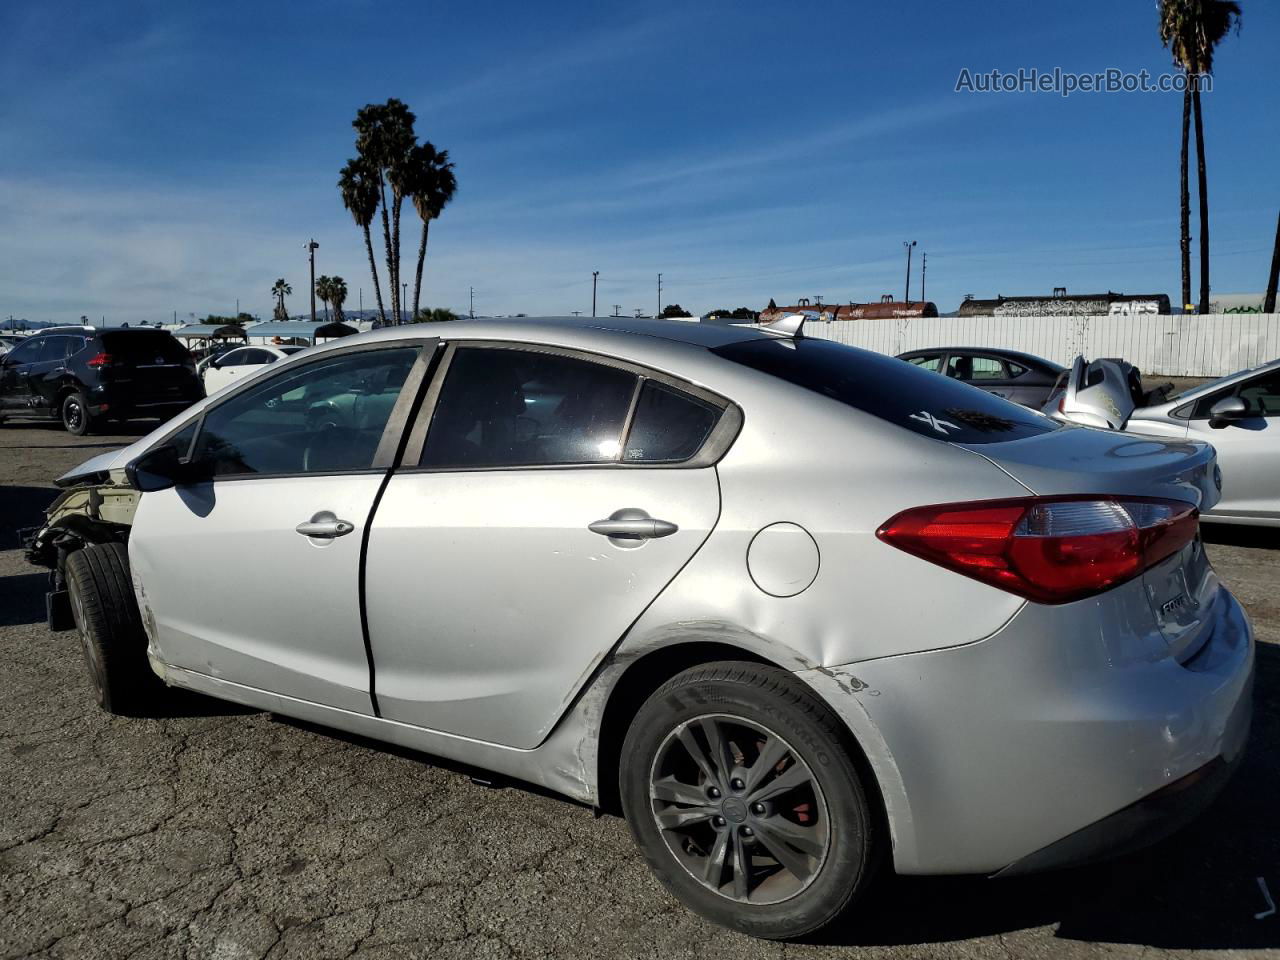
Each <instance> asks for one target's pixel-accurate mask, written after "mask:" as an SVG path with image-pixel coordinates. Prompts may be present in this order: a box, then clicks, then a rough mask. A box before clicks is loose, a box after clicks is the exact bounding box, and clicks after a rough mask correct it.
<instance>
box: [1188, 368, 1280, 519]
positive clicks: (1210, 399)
mask: <svg viewBox="0 0 1280 960" xmlns="http://www.w3.org/2000/svg"><path fill="white" fill-rule="evenodd" d="M1230 396H1239V397H1240V399H1242V400H1243V401H1244V402H1245V405H1246V406H1247V407H1248V415H1247V416H1245V417H1243V418H1241V419H1239V420H1231V421H1227V422H1226V423H1224V424H1220V425H1217V426H1215V425H1214V423H1213V422H1212V421H1210V419H1209V410H1210V408H1211V407H1212V406H1213V405H1214V404H1215V403H1216V402H1218V401H1219V400H1221V399H1223V398H1224V397H1230ZM1187 435H1188V436H1189V437H1191V438H1192V439H1195V440H1204V441H1206V442H1208V443H1211V444H1213V446H1214V448H1215V449H1216V450H1217V451H1218V466H1219V468H1221V470H1222V499H1221V500H1219V501H1218V505H1217V506H1216V507H1214V509H1213V511H1212V513H1219V514H1228V515H1231V516H1239V517H1244V518H1251V517H1270V518H1275V517H1276V516H1280V370H1270V371H1267V372H1265V373H1262V374H1259V375H1258V376H1256V377H1252V378H1250V379H1248V380H1244V381H1242V382H1240V383H1238V384H1236V385H1234V386H1233V387H1231V388H1230V389H1228V390H1223V391H1218V392H1217V393H1213V394H1210V395H1209V396H1206V397H1202V398H1201V399H1200V400H1199V401H1197V402H1196V405H1195V407H1194V408H1193V409H1192V411H1191V420H1190V423H1189V429H1188V434H1187Z"/></svg>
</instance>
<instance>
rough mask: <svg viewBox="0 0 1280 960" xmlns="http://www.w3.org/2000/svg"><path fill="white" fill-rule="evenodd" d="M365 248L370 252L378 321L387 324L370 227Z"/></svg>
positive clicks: (365, 232)
mask: <svg viewBox="0 0 1280 960" xmlns="http://www.w3.org/2000/svg"><path fill="white" fill-rule="evenodd" d="M364 248H365V249H366V250H368V251H369V271H370V272H371V273H372V274H373V295H374V296H375V297H377V299H378V319H379V320H381V321H382V322H383V323H386V322H387V311H385V310H383V309H382V284H380V283H378V261H377V260H375V259H374V257H373V237H372V236H370V235H369V225H368V224H365V227H364Z"/></svg>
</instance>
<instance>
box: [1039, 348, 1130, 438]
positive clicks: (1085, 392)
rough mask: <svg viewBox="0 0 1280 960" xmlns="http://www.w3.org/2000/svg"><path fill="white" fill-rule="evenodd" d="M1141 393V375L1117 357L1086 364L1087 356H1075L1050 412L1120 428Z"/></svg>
mask: <svg viewBox="0 0 1280 960" xmlns="http://www.w3.org/2000/svg"><path fill="white" fill-rule="evenodd" d="M1141 392H1142V381H1141V378H1140V376H1139V374H1138V371H1137V370H1136V369H1135V368H1134V367H1133V366H1131V365H1130V364H1128V363H1124V362H1123V361H1118V360H1094V361H1093V362H1091V363H1087V362H1085V359H1084V357H1076V359H1075V361H1074V362H1073V363H1072V364H1071V372H1070V373H1069V374H1068V375H1067V383H1066V386H1065V388H1064V389H1063V392H1062V396H1061V397H1060V398H1059V399H1058V402H1057V404H1056V409H1051V410H1049V411H1048V412H1049V414H1050V415H1051V416H1053V417H1055V418H1056V419H1058V420H1068V421H1071V422H1073V423H1082V424H1084V425H1085V426H1088V427H1104V428H1107V429H1110V430H1119V429H1120V428H1121V427H1123V426H1124V425H1125V422H1126V421H1127V420H1128V419H1129V416H1130V415H1131V414H1132V413H1133V411H1134V408H1135V407H1136V406H1137V405H1138V401H1137V398H1138V397H1139V396H1140V395H1141Z"/></svg>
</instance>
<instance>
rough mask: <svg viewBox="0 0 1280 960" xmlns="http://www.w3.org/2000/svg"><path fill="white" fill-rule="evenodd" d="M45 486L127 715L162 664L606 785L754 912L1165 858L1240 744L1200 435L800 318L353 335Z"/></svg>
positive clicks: (736, 905) (518, 767) (309, 711)
mask: <svg viewBox="0 0 1280 960" xmlns="http://www.w3.org/2000/svg"><path fill="white" fill-rule="evenodd" d="M316 411H321V412H322V413H324V412H326V411H327V413H325V415H321V416H317V415H316ZM59 483H60V484H61V485H63V486H65V487H67V491H66V494H65V495H64V498H63V499H62V500H60V501H58V502H56V503H55V504H54V506H53V507H52V508H51V510H50V514H49V518H48V521H47V523H46V525H45V526H44V528H43V529H41V530H39V531H38V532H36V534H35V535H34V537H33V538H32V539H31V541H30V545H29V553H30V555H31V557H32V559H33V560H35V561H37V562H42V563H46V564H47V565H49V566H51V567H53V568H54V571H55V572H54V584H53V586H54V589H53V590H52V592H51V594H50V597H49V609H50V611H51V619H54V620H57V619H58V613H57V612H58V611H59V609H60V608H61V605H62V604H64V603H65V604H66V605H67V606H68V608H69V609H70V611H71V613H72V614H73V619H74V622H75V624H76V626H77V627H78V629H79V632H80V637H81V640H82V641H83V643H84V646H85V652H86V659H87V662H88V664H89V667H90V675H91V677H92V678H93V680H94V684H95V690H96V691H97V695H98V698H99V701H100V702H101V703H102V704H103V705H104V706H105V707H107V708H108V709H112V710H115V711H118V712H126V713H130V712H139V711H145V710H147V709H151V708H153V707H154V706H155V704H157V703H158V702H160V698H162V696H163V695H164V688H163V685H162V683H161V680H163V683H164V684H168V685H170V686H172V687H178V688H183V689H185V690H192V691H198V692H200V693H204V694H208V695H211V696H215V697H222V698H225V699H228V700H233V701H236V702H239V703H242V704H247V705H249V706H251V707H256V708H260V709H264V710H271V711H275V712H278V713H281V714H286V715H289V716H294V717H300V718H303V719H306V720H310V721H314V722H316V723H320V724H327V725H330V726H332V727H336V728H340V729H342V730H346V731H352V732H355V733H359V734H363V735H367V736H369V737H373V738H377V739H381V740H385V741H388V742H392V743H396V744H399V745H402V746H407V747H411V748H414V749H417V750H420V751H423V752H425V753H428V754H435V755H439V756H443V757H449V758H453V759H455V760H460V761H465V762H467V763H469V764H473V765H476V766H480V767H484V768H487V769H491V770H494V771H497V772H498V773H500V774H503V775H506V776H510V777H515V778H521V779H524V780H527V781H531V782H534V783H537V784H541V785H542V786H544V787H547V788H550V789H552V790H555V791H558V792H560V793H562V794H565V795H567V796H569V797H572V798H574V799H576V800H579V801H581V802H583V803H587V804H591V805H593V806H596V807H599V808H604V809H608V810H620V811H621V812H623V813H624V814H625V816H626V818H627V821H628V823H629V825H630V827H631V830H632V832H633V834H634V836H635V839H636V842H637V844H638V846H639V848H640V850H641V852H642V853H643V855H644V856H645V858H646V859H647V861H648V863H649V864H650V865H651V867H652V868H653V870H654V872H655V873H656V875H657V876H658V878H659V879H660V880H661V881H662V882H663V883H664V884H665V885H666V886H667V888H668V889H669V890H670V891H671V892H672V893H673V894H674V895H675V896H676V897H678V898H679V899H680V900H681V901H682V902H683V903H684V904H686V905H688V906H689V907H690V908H692V909H694V910H696V911H698V912H699V913H701V914H702V915H704V916H706V917H709V918H710V919H712V920H714V921H716V922H718V923H722V924H725V925H728V926H730V927H733V928H735V929H738V930H741V931H744V932H746V933H749V934H752V935H756V936H761V937H769V938H790V937H796V936H800V935H804V934H807V933H810V932H812V931H814V930H816V929H818V928H820V927H822V926H824V925H826V924H828V923H830V922H832V921H833V920H835V919H836V918H837V917H840V916H842V915H844V914H845V913H846V912H847V911H849V910H850V908H851V907H852V906H853V905H854V904H855V903H856V902H857V900H858V898H859V896H860V895H861V894H862V893H863V892H864V891H865V889H866V888H867V887H868V885H869V884H870V883H871V882H872V881H873V880H874V878H875V877H876V875H877V872H878V867H880V866H881V865H882V864H885V863H888V864H891V866H892V867H893V869H895V870H897V871H899V872H900V873H905V874H954V873H979V874H996V873H1000V874H1013V873H1019V872H1024V871H1032V870H1041V869H1045V868H1050V867H1055V866H1059V865H1063V864H1069V863H1078V862H1081V861H1084V860H1089V859H1093V858H1096V857H1105V856H1114V855H1116V854H1119V853H1122V852H1124V851H1126V850H1128V849H1132V848H1133V847H1135V846H1138V845H1141V844H1144V843H1149V842H1151V841H1153V840H1155V839H1157V838H1158V837H1160V836H1162V835H1164V834H1166V833H1168V832H1169V831H1171V830H1173V829H1174V828H1176V827H1177V826H1179V825H1181V824H1182V823H1184V822H1186V821H1187V820H1188V819H1189V818H1191V817H1192V816H1194V815H1196V814H1197V813H1198V812H1199V811H1200V810H1202V809H1203V808H1204V807H1205V806H1206V805H1207V804H1208V803H1209V801H1210V800H1211V799H1212V798H1213V797H1214V796H1215V794H1216V792H1217V791H1218V790H1219V789H1220V788H1221V786H1222V784H1223V782H1224V781H1225V778H1226V777H1227V776H1228V774H1229V773H1230V771H1231V770H1232V769H1233V768H1234V765H1235V764H1236V761H1237V760H1238V759H1239V758H1240V756H1241V754H1242V751H1243V748H1244V744H1245V741H1246V737H1247V732H1248V727H1249V719H1250V695H1251V688H1252V678H1253V656H1254V652H1253V638H1252V633H1251V629H1250V626H1249V623H1248V621H1247V619H1246V618H1245V615H1244V613H1243V612H1242V610H1241V607H1240V606H1239V604H1238V603H1237V602H1236V600H1235V599H1234V598H1233V597H1232V596H1231V594H1230V593H1229V592H1228V591H1227V590H1226V588H1225V587H1223V586H1222V585H1221V584H1220V583H1219V581H1218V578H1217V576H1216V575H1215V574H1214V571H1213V569H1212V568H1211V566H1210V564H1209V561H1208V558H1207V557H1206V555H1205V551H1204V549H1203V547H1202V545H1201V542H1200V538H1199V536H1198V527H1197V513H1198V510H1200V509H1204V508H1210V507H1212V506H1213V505H1214V503H1215V501H1216V500H1217V496H1218V488H1217V485H1216V483H1215V481H1214V457H1213V451H1212V449H1211V448H1210V447H1209V446H1208V445H1207V444H1202V443H1195V442H1189V441H1187V440H1186V439H1180V440H1177V441H1162V440H1157V439H1149V438H1147V439H1144V438H1137V437H1132V436H1129V435H1126V434H1117V433H1111V432H1107V431H1101V430H1090V429H1084V428H1081V427H1075V426H1067V425H1060V424H1058V423H1056V422H1055V421H1053V420H1051V419H1049V418H1047V417H1044V416H1042V415H1040V414H1038V413H1035V412H1033V411H1030V410H1027V409H1024V408H1022V407H1019V406H1016V405H1014V404H1012V403H1009V402H1007V401H1005V400H1002V399H1000V398H997V397H993V396H991V395H989V394H987V393H984V392H983V391H981V390H978V389H975V388H973V387H970V386H967V385H965V384H962V383H958V382H956V381H953V380H949V379H946V378H944V377H939V376H935V375H933V374H931V373H929V372H927V371H925V370H922V369H919V368H917V367H913V366H912V365H910V364H906V363H902V362H901V361H899V360H896V359H894V358H892V357H886V356H880V355H877V354H873V353H867V352H864V351H861V350H857V349H854V348H851V347H847V346H843V345H841V344H837V343H833V342H830V341H825V340H818V339H811V338H807V337H805V336H804V335H803V330H802V329H801V328H800V326H799V320H798V318H796V320H794V321H782V322H781V325H775V326H774V327H773V328H766V329H764V330H755V329H741V328H735V327H720V326H704V325H698V324H686V323H671V322H662V321H641V320H636V321H631V320H624V319H599V320H596V319H591V320H586V319H583V320H573V319H549V320H548V319H543V320H537V319H522V320H513V321H500V320H477V321H461V322H457V323H447V324H431V325H418V326H413V327H409V328H393V329H389V330H382V331H377V332H374V333H371V334H367V335H363V336H357V337H350V338H346V339H343V340H341V341H338V342H335V343H331V344H326V345H323V346H320V347H317V348H315V349H311V350H308V351H306V352H305V353H302V354H299V355H297V356H294V357H290V358H286V359H282V360H280V361H279V362H277V363H275V364H273V365H270V366H267V367H263V369H262V371H261V372H259V373H256V374H251V375H249V376H248V377H246V378H244V379H242V380H241V381H240V382H239V383H238V384H236V385H234V386H232V387H229V388H228V389H226V390H224V391H222V392H221V393H219V394H217V395H216V396H213V397H209V398H207V399H206V400H204V401H203V402H202V403H200V404H199V405H197V406H196V407H193V408H192V409H191V410H189V411H187V412H186V413H184V414H183V415H182V416H180V417H179V418H177V419H175V420H173V421H171V422H170V423H168V424H166V425H165V426H164V427H163V428H161V429H160V430H158V431H157V432H155V433H153V434H152V435H150V436H148V437H146V438H144V439H142V440H139V441H138V442H137V443H135V444H133V445H132V446H130V447H127V448H125V449H123V450H120V451H116V452H112V453H107V454H103V455H102V456H100V457H97V458H94V459H93V460H90V461H89V462H87V463H86V464H84V465H83V466H81V467H80V468H78V469H77V470H75V471H72V472H71V473H69V474H68V475H66V476H64V477H63V478H61V480H60V481H59ZM193 556H199V557H200V563H199V565H193V564H192V563H191V562H190V560H191V557H193ZM208 570H216V571H218V577H219V587H218V589H217V590H209V589H205V588H204V582H205V581H207V576H208V574H207V571H208ZM130 584H131V585H132V588H131V589H130V588H129V586H128V585H130ZM232 595H234V596H235V597H237V602H236V603H234V604H229V603H227V602H226V598H227V597H228V596H232ZM148 664H149V665H148Z"/></svg>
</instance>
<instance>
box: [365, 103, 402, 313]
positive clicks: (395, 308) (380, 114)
mask: <svg viewBox="0 0 1280 960" xmlns="http://www.w3.org/2000/svg"><path fill="white" fill-rule="evenodd" d="M416 119H417V118H416V117H415V116H414V114H413V111H411V110H410V109H409V107H408V105H407V104H405V103H404V102H403V101H401V100H397V99H395V98H394V97H392V98H391V99H389V100H388V101H387V102H386V103H381V104H379V103H370V104H367V105H366V106H364V107H361V108H360V109H359V110H358V111H356V118H355V120H354V121H352V124H351V125H352V126H353V127H355V130H356V150H357V151H358V152H359V154H360V156H361V157H362V158H363V159H364V160H366V161H367V162H368V164H369V166H370V168H371V169H373V170H374V171H376V173H377V180H378V193H379V196H380V198H381V200H382V237H383V241H384V242H385V244H386V247H387V279H388V281H389V282H390V284H391V312H392V313H393V314H394V315H395V318H396V322H397V323H399V322H400V311H401V307H402V304H401V303H400V206H401V204H402V203H403V201H404V198H405V196H407V195H408V190H407V182H406V181H407V177H406V161H407V159H408V156H409V151H410V150H411V149H413V143H414V133H413V124H414V121H415V120H416ZM388 186H390V187H391V192H392V203H391V204H390V205H388V203H387V187H388Z"/></svg>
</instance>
